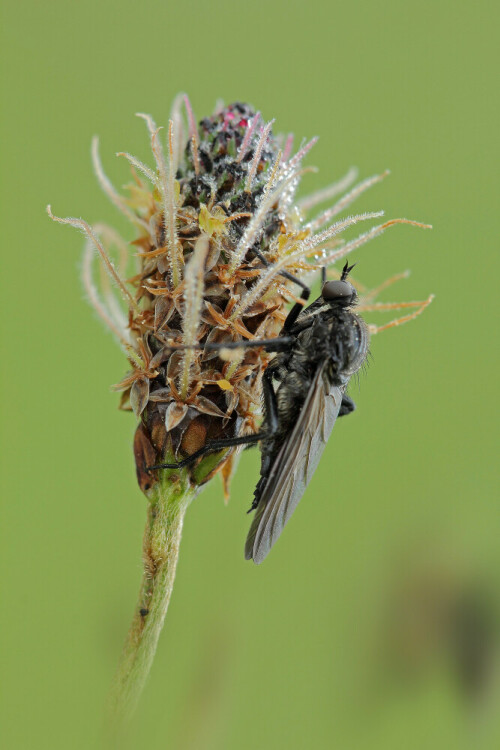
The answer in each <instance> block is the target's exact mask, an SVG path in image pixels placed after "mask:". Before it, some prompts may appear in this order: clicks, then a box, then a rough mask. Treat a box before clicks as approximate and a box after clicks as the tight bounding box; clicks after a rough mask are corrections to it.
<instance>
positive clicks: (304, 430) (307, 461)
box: [245, 363, 342, 564]
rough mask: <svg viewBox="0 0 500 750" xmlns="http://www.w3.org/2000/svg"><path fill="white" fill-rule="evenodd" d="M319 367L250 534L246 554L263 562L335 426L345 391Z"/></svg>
mask: <svg viewBox="0 0 500 750" xmlns="http://www.w3.org/2000/svg"><path fill="white" fill-rule="evenodd" d="M325 367H326V363H323V364H322V365H320V367H318V370H317V372H316V375H315V376H314V378H313V380H312V383H311V386H310V388H309V392H308V394H307V397H306V400H305V402H304V404H303V406H302V409H301V411H300V414H299V417H298V419H297V422H296V424H295V427H294V429H293V430H292V432H291V433H290V435H289V436H288V438H287V439H286V440H285V441H284V443H283V445H282V446H281V449H280V451H279V453H278V455H277V456H276V458H275V460H274V463H273V465H272V467H271V470H270V472H269V476H268V479H267V482H266V484H265V485H264V487H263V490H262V494H261V497H260V500H259V505H258V506H257V512H256V515H255V517H254V520H253V523H252V526H251V527H250V531H249V534H248V537H247V543H246V546H245V557H246V558H247V559H250V558H252V559H253V560H254V562H255V563H257V564H259V563H261V562H262V561H263V560H264V558H265V557H266V556H267V555H268V554H269V551H270V550H271V547H272V546H273V545H274V543H275V542H276V540H277V539H278V537H279V536H280V534H281V532H282V531H283V528H284V527H285V525H286V523H287V522H288V521H289V519H290V517H291V515H292V513H293V511H294V510H295V508H296V507H297V505H298V503H299V501H300V498H301V497H302V495H303V494H304V491H305V488H306V486H307V484H308V483H309V481H310V479H311V477H312V475H313V474H314V471H315V470H316V467H317V465H318V463H319V460H320V457H321V453H322V452H323V449H324V446H325V444H326V441H327V439H328V437H329V435H330V433H331V431H332V429H333V425H334V424H335V420H336V419H337V415H338V412H339V409H340V404H341V401H342V392H341V390H340V388H338V387H337V386H330V384H329V383H328V381H327V378H326V375H325Z"/></svg>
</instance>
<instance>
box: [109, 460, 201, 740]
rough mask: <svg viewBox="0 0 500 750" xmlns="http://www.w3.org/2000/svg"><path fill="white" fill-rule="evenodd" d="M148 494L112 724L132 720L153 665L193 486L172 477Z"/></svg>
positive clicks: (112, 705) (114, 689) (180, 477)
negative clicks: (140, 570) (139, 573)
mask: <svg viewBox="0 0 500 750" xmlns="http://www.w3.org/2000/svg"><path fill="white" fill-rule="evenodd" d="M163 474H165V475H168V474H170V476H165V477H163V478H162V480H161V481H159V482H158V484H157V485H156V486H155V488H154V489H153V490H151V495H150V497H149V500H150V504H149V507H148V516H147V521H146V528H145V531H144V541H143V559H144V574H143V579H142V584H141V590H140V593H139V602H138V604H137V607H136V610H135V613H134V618H133V620H132V624H131V626H130V630H129V632H128V635H127V639H126V641H125V645H124V648H123V652H122V655H121V658H120V663H119V665H118V670H117V673H116V675H115V679H114V682H113V685H112V688H111V694H110V701H109V708H110V719H111V723H112V724H113V725H115V726H120V725H123V724H124V723H126V722H127V720H128V719H130V718H131V716H132V715H133V713H134V711H135V709H136V707H137V703H138V701H139V698H140V696H141V693H142V691H143V689H144V685H145V683H146V680H147V677H148V674H149V671H150V669H151V665H152V663H153V659H154V655H155V652H156V647H157V645H158V639H159V637H160V633H161V630H162V627H163V622H164V620H165V615H166V614H167V609H168V605H169V602H170V596H171V594H172V589H173V585H174V579H175V571H176V567H177V559H178V557H179V545H180V541H181V534H182V525H183V522H184V515H185V513H186V510H187V508H188V506H189V504H190V502H191V500H193V498H194V497H195V496H196V494H197V493H198V491H199V488H198V487H192V486H190V485H189V482H188V480H187V478H186V477H185V476H183V475H180V473H179V472H177V473H176V474H175V475H173V474H172V473H171V472H163Z"/></svg>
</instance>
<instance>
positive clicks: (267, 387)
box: [247, 367, 279, 513]
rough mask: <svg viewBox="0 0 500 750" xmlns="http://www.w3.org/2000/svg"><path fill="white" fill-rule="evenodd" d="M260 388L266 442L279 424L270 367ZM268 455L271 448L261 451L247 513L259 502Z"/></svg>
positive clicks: (272, 435) (268, 459)
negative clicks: (256, 476)
mask: <svg viewBox="0 0 500 750" xmlns="http://www.w3.org/2000/svg"><path fill="white" fill-rule="evenodd" d="M262 389H263V391H264V410H265V415H266V428H267V429H266V442H268V443H269V442H270V441H272V438H273V437H274V435H275V434H276V432H277V431H278V426H279V416H278V403H277V400H276V392H275V390H274V386H273V372H272V369H271V368H270V367H268V368H267V370H266V371H265V373H264V377H263V379H262ZM270 455H271V448H270V447H269V449H268V450H267V451H263V452H262V465H261V478H260V480H259V481H258V482H257V486H256V488H255V492H254V496H253V500H252V505H251V506H250V508H249V509H248V510H247V513H251V512H252V511H253V510H255V508H256V507H257V505H258V504H259V500H260V493H259V490H260V486H261V483H262V479H263V477H265V476H266V471H267V470H268V469H269V464H270Z"/></svg>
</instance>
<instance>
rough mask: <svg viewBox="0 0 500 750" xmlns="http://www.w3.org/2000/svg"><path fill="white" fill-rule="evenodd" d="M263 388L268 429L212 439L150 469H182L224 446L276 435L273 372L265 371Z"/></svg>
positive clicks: (148, 468) (255, 441)
mask: <svg viewBox="0 0 500 750" xmlns="http://www.w3.org/2000/svg"><path fill="white" fill-rule="evenodd" d="M263 389H264V407H265V413H266V429H265V430H262V431H261V432H256V433H254V434H253V435H240V436H238V437H234V438H223V439H221V440H212V441H211V442H210V443H207V444H206V445H204V446H203V448H200V449H199V450H197V451H195V452H194V453H192V454H191V455H190V456H187V458H183V459H182V460H181V461H177V462H176V463H173V464H155V465H154V466H148V467H147V470H148V471H154V470H155V469H182V467H183V466H188V465H189V464H191V463H193V461H196V459H198V458H201V456H204V455H205V454H206V453H217V451H220V450H222V449H223V448H236V447H237V446H239V445H253V444H255V443H258V442H259V441H260V440H263V439H264V438H270V437H272V436H273V435H274V433H275V432H276V430H277V429H278V409H277V405H276V394H275V392H274V388H273V384H272V373H271V372H269V373H267V371H266V372H265V373H264V378H263Z"/></svg>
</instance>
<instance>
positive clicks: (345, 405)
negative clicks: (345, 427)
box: [339, 393, 356, 417]
mask: <svg viewBox="0 0 500 750" xmlns="http://www.w3.org/2000/svg"><path fill="white" fill-rule="evenodd" d="M355 408H356V404H355V403H354V401H353V400H352V398H350V397H349V396H348V395H347V393H344V395H343V396H342V403H341V404H340V409H339V417H345V415H346V414H350V413H351V412H352V411H354V409H355Z"/></svg>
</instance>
